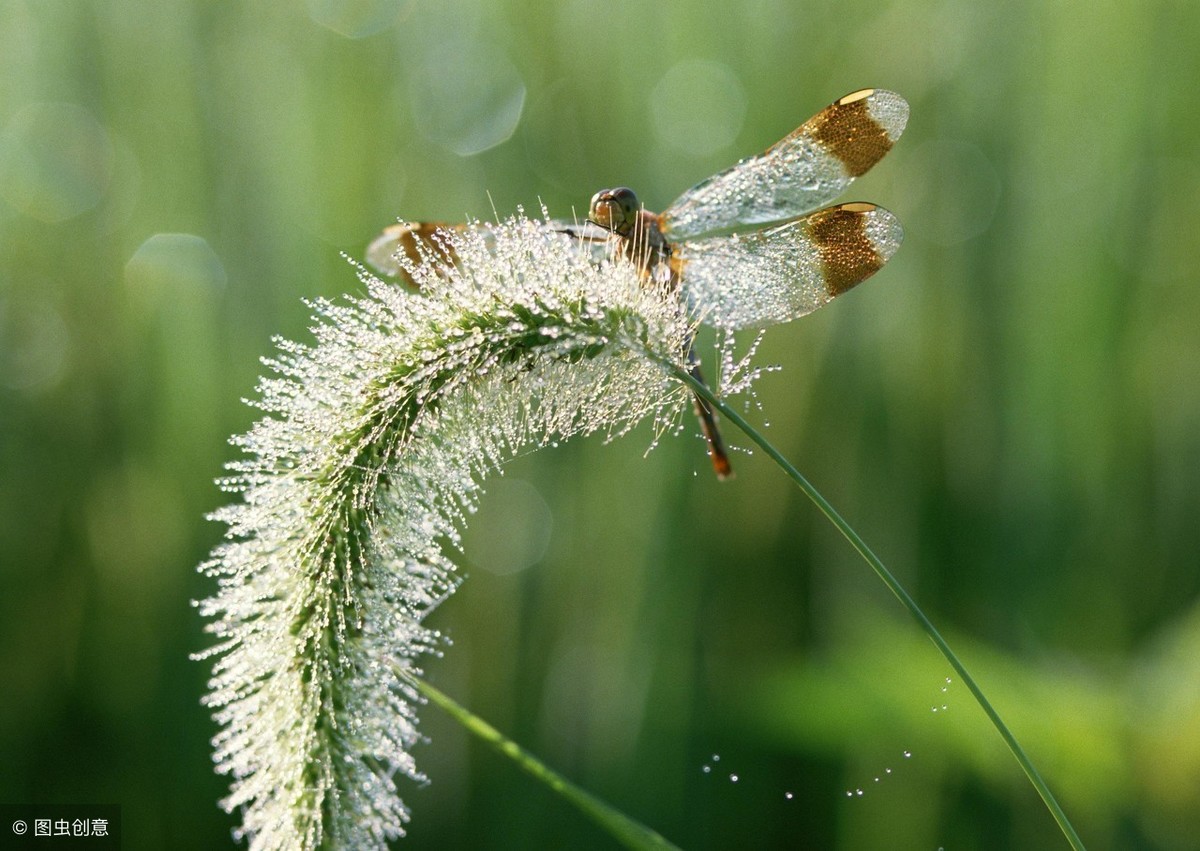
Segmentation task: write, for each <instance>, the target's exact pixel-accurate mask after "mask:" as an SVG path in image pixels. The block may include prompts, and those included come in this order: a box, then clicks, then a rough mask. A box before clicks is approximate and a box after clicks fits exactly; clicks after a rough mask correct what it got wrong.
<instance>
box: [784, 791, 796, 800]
mask: <svg viewBox="0 0 1200 851" xmlns="http://www.w3.org/2000/svg"><path fill="white" fill-rule="evenodd" d="M783 797H785V798H787V799H788V800H789V801H790V800H792V798H794V797H796V796H795V795H793V794H792V793H791V792H784V793H783Z"/></svg>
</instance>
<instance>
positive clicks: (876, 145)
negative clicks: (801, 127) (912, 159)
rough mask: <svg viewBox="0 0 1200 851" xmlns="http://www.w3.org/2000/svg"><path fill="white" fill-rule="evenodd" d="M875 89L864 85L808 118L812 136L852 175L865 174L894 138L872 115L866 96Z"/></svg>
mask: <svg viewBox="0 0 1200 851" xmlns="http://www.w3.org/2000/svg"><path fill="white" fill-rule="evenodd" d="M874 93H875V90H874V89H863V90H862V91H858V92H854V93H853V94H849V95H846V96H845V97H844V98H842V99H841V100H839V101H836V102H834V103H833V104H831V105H830V106H828V107H826V108H825V109H823V110H821V111H820V112H818V113H817V114H816V115H814V116H813V117H812V118H810V119H809V121H808V124H809V127H808V128H807V129H808V130H809V132H810V133H811V134H812V136H813V138H814V139H816V140H817V141H818V142H820V143H821V144H822V145H824V146H825V147H826V148H828V149H829V151H830V153H832V154H833V155H834V156H836V157H837V158H838V159H839V160H841V161H842V164H843V165H845V166H846V171H848V172H849V173H850V174H851V176H853V177H859V176H861V175H863V174H866V172H867V171H868V170H869V169H870V168H871V166H873V165H875V163H877V162H879V161H880V160H881V159H883V156H884V154H886V153H887V152H888V151H890V150H891V149H892V143H893V142H894V141H895V140H894V139H893V138H892V137H891V136H890V135H889V134H888V132H887V130H885V129H884V128H883V127H881V126H880V125H879V122H878V121H876V120H875V118H874V116H872V115H871V110H870V108H869V99H870V97H871V95H873V94H874Z"/></svg>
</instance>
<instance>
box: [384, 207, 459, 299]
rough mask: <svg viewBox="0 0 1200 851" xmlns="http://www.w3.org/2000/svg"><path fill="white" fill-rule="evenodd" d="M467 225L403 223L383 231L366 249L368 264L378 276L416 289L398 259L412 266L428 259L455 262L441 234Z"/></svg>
mask: <svg viewBox="0 0 1200 851" xmlns="http://www.w3.org/2000/svg"><path fill="white" fill-rule="evenodd" d="M467 227H469V226H468V225H449V224H446V223H445V222H402V223H400V224H395V225H392V226H391V227H387V228H384V230H383V233H381V234H379V236H377V237H375V239H373V240H372V241H371V244H370V245H368V246H367V262H368V263H369V264H370V265H371V266H372V267H373V268H374V269H375V270H376V271H377V272H379V273H380V274H383V275H386V276H387V277H389V278H399V279H400V280H401V281H403V282H404V284H405V286H408V287H410V288H412V289H416V286H417V285H416V283H415V282H414V281H413V279H412V277H411V276H410V275H409V274H408V271H407V270H406V269H405V268H404V264H403V262H402V261H401V258H404V259H405V260H407V261H408V262H410V263H413V264H414V265H418V266H419V265H421V264H422V263H425V262H427V261H429V260H431V259H432V260H449V261H450V262H454V260H455V257H454V253H453V251H451V250H450V248H449V247H448V244H447V243H446V237H445V236H444V235H440V234H446V233H447V232H453V231H460V232H461V231H463V230H465V229H466V228H467Z"/></svg>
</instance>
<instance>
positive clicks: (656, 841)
mask: <svg viewBox="0 0 1200 851" xmlns="http://www.w3.org/2000/svg"><path fill="white" fill-rule="evenodd" d="M406 675H407V674H406ZM409 679H410V681H411V682H412V684H413V687H414V688H416V689H417V691H419V692H420V693H421V694H423V695H424V696H425V697H426V698H428V699H429V700H430V702H432V703H435V704H437V705H438V706H439V707H441V708H442V709H443V710H444V711H445V712H447V713H448V714H449V715H450V716H451V717H452V718H454V720H456V721H458V723H460V724H462V725H463V727H465V728H466V729H467V731H468V732H470V733H472V734H473V735H475V736H478V737H479V738H480V739H482V740H483V741H485V742H487V743H488V744H489V745H491V746H492V747H493V748H495V749H496V750H497V751H498V752H499V753H501V754H503V755H504V756H506V757H508V758H509V759H511V760H513V762H515V763H516V764H517V765H519V766H520V767H521V769H522V770H524V771H526V772H528V773H529V774H530V775H532V776H533V777H534V778H535V779H536V780H539V781H541V782H542V783H545V784H546V785H547V786H549V787H550V788H551V789H553V790H554V791H555V792H557V793H558V794H560V795H562V796H563V797H564V798H566V799H567V800H568V801H570V802H571V803H572V804H574V805H575V806H576V807H577V808H578V809H579V811H580V812H582V813H583V814H584V815H585V816H587V817H588V818H590V819H591V820H592V821H594V822H596V824H598V825H600V827H602V828H604V829H605V830H606V831H608V833H609V834H610V835H612V837H613V838H614V839H616V840H617V841H618V842H620V843H621V844H622V845H624V846H625V847H626V848H637V849H647V850H648V851H649V849H663V848H675V847H676V846H675V845H672V844H671V843H670V842H668V841H667V840H666V839H664V838H663V837H662V835H661V834H659V833H656V832H655V831H653V830H651V829H650V828H648V827H646V826H645V825H643V824H640V823H639V822H636V821H634V820H633V819H631V818H629V816H627V815H625V814H624V813H622V812H621V811H620V810H617V809H615V808H614V807H612V806H611V805H609V804H606V803H605V802H604V801H602V800H600V799H599V798H597V797H596V796H595V795H593V794H592V793H590V792H588V791H586V790H584V789H581V788H580V787H578V786H576V785H575V784H574V783H572V782H571V781H570V780H567V779H566V778H565V777H563V776H562V775H560V774H558V773H556V772H555V771H553V770H552V769H551V768H549V767H548V766H547V765H546V764H545V763H544V762H542V761H541V760H539V759H538V758H537V757H535V756H534V755H533V754H531V753H529V752H528V751H526V750H525V749H524V748H522V747H521V746H520V745H518V744H517V743H516V742H514V741H513V740H512V739H509V738H507V737H506V736H505V735H504V734H503V733H501V732H500V731H499V730H497V729H496V728H495V727H493V726H492V725H491V724H489V723H488V722H486V721H484V720H483V719H482V718H480V717H479V716H477V715H474V714H472V713H471V712H470V711H469V710H468V709H466V708H465V707H463V706H461V705H459V704H458V703H456V702H455V701H454V700H452V699H451V698H450V697H449V696H447V695H445V694H443V693H442V692H440V691H438V690H437V689H436V688H434V687H433V686H431V685H430V684H429V683H427V682H425V681H424V680H422V679H418V678H416V677H410V678H409Z"/></svg>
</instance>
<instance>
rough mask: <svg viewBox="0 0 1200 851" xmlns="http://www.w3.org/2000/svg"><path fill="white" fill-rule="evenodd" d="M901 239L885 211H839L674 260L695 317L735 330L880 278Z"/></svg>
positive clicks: (861, 207) (701, 244)
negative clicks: (879, 275) (876, 275)
mask: <svg viewBox="0 0 1200 851" xmlns="http://www.w3.org/2000/svg"><path fill="white" fill-rule="evenodd" d="M902 238H903V231H902V230H901V228H900V223H899V222H898V221H897V220H896V217H895V216H893V215H892V214H891V213H889V212H888V211H887V210H885V209H883V208H882V207H876V206H875V205H874V204H863V203H855V204H841V205H839V206H836V207H829V208H827V209H824V210H819V211H817V212H815V213H811V214H809V215H807V216H804V217H801V218H798V219H794V220H793V221H790V222H785V223H784V224H781V225H778V226H777V227H773V228H767V229H764V230H760V231H755V232H754V233H749V234H731V235H729V236H718V237H712V238H710V239H701V240H695V241H693V242H687V243H683V244H682V245H680V246H679V247H678V249H677V252H676V254H675V256H674V257H673V258H672V260H673V261H674V262H677V263H678V264H679V266H678V268H679V271H680V274H681V276H682V280H683V289H684V292H685V294H686V298H687V303H688V309H689V310H690V311H691V312H692V315H694V316H696V317H697V318H698V319H699V320H700V321H701V322H703V323H704V324H706V325H712V326H714V327H716V328H723V329H728V330H736V329H739V328H753V327H760V326H764V325H773V324H775V323H779V322H788V321H791V320H792V319H795V318H797V317H799V316H803V315H804V314H806V313H811V312H812V311H814V310H816V309H817V308H818V307H821V306H823V305H825V304H828V303H829V302H831V301H832V300H833V299H835V298H836V297H837V296H839V295H841V294H842V293H844V292H845V291H846V290H848V289H850V288H851V287H853V286H854V285H856V284H858V283H861V282H862V281H864V280H866V279H867V278H869V277H870V276H871V275H873V274H874V273H875V272H877V271H879V269H880V268H881V267H882V266H883V264H884V263H886V262H887V260H888V258H890V257H891V256H892V255H893V254H895V253H896V249H897V248H899V247H900V241H901V239H902Z"/></svg>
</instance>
